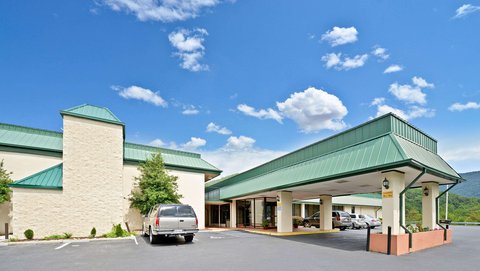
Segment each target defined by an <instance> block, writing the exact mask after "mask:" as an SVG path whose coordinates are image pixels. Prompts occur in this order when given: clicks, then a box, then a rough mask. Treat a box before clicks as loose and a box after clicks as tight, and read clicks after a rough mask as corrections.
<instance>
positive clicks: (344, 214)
mask: <svg viewBox="0 0 480 271" xmlns="http://www.w3.org/2000/svg"><path fill="white" fill-rule="evenodd" d="M340 216H341V217H350V215H349V214H348V213H340Z"/></svg>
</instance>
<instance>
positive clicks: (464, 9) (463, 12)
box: [453, 4, 480, 18]
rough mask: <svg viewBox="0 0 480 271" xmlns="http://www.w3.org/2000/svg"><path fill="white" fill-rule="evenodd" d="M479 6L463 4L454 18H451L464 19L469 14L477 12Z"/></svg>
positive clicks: (479, 8) (479, 9)
mask: <svg viewBox="0 0 480 271" xmlns="http://www.w3.org/2000/svg"><path fill="white" fill-rule="evenodd" d="M479 11H480V6H473V5H471V4H464V5H462V6H461V7H459V8H458V9H457V10H456V11H455V16H453V18H461V17H465V16H467V15H469V14H471V13H474V12H479Z"/></svg>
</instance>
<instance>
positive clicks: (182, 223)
mask: <svg viewBox="0 0 480 271" xmlns="http://www.w3.org/2000/svg"><path fill="white" fill-rule="evenodd" d="M197 232H198V219H197V215H196V214H195V211H194V210H193V208H192V207H191V206H190V205H183V204H157V205H155V206H154V207H152V208H151V209H150V212H148V214H146V215H145V218H144V220H143V226H142V235H144V236H147V235H148V236H149V241H150V243H151V244H155V243H157V242H158V240H159V239H160V238H161V237H173V236H183V237H184V238H185V242H187V243H188V242H192V240H193V236H195V233H197Z"/></svg>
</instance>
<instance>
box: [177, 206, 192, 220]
mask: <svg viewBox="0 0 480 271" xmlns="http://www.w3.org/2000/svg"><path fill="white" fill-rule="evenodd" d="M177 216H181V217H195V212H194V211H193V208H192V207H190V206H178V209H177Z"/></svg>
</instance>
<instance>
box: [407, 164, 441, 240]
mask: <svg viewBox="0 0 480 271" xmlns="http://www.w3.org/2000/svg"><path fill="white" fill-rule="evenodd" d="M426 172H427V169H426V168H423V170H422V172H421V173H420V174H418V176H417V177H416V178H415V179H413V181H412V182H411V183H409V184H408V185H407V187H405V189H403V190H402V192H400V227H402V228H403V229H404V230H405V231H406V232H407V233H408V247H409V248H412V232H411V231H410V230H408V229H407V227H405V225H403V223H404V221H403V209H404V206H403V200H404V198H405V192H407V190H408V189H410V187H412V185H414V184H415V183H416V182H417V181H418V180H420V178H421V177H422V176H423V174H425V173H426ZM437 201H438V198H437Z"/></svg>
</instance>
